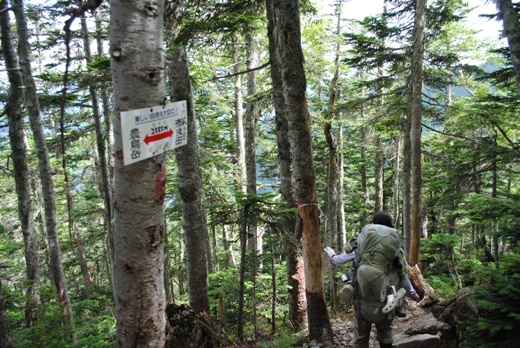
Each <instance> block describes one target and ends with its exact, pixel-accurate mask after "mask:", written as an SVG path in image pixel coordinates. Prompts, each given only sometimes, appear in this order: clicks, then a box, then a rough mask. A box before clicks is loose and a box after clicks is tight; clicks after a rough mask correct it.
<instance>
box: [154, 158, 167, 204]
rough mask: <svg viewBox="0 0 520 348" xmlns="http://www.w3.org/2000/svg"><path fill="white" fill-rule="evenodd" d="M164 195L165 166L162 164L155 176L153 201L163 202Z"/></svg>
mask: <svg viewBox="0 0 520 348" xmlns="http://www.w3.org/2000/svg"><path fill="white" fill-rule="evenodd" d="M165 197H166V166H164V165H163V166H162V168H161V171H160V172H159V173H157V176H156V177H155V201H156V202H157V203H159V204H163V203H164V199H165Z"/></svg>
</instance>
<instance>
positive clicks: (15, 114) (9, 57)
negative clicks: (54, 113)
mask: <svg viewBox="0 0 520 348" xmlns="http://www.w3.org/2000/svg"><path fill="white" fill-rule="evenodd" d="M6 8H7V2H6V1H3V2H1V3H0V16H1V18H0V20H1V40H2V53H3V56H4V62H5V67H6V70H7V76H8V78H9V85H10V87H9V95H8V97H7V101H6V104H5V108H4V112H5V114H7V121H8V124H9V141H10V144H11V151H12V154H11V157H12V160H13V165H14V179H15V186H16V195H17V198H18V217H19V219H20V225H21V228H22V233H23V240H24V245H25V249H24V251H25V268H26V275H27V289H26V295H27V301H26V304H25V323H26V326H27V327H32V326H33V324H34V322H35V321H36V319H37V317H36V314H37V313H36V306H38V304H39V303H40V294H39V287H40V285H41V284H40V264H39V256H38V243H37V241H36V230H35V227H34V222H33V207H32V197H31V182H30V175H29V167H28V165H27V137H26V133H25V123H24V119H23V89H22V88H23V79H22V74H21V73H20V67H19V65H18V57H17V55H16V51H15V48H14V45H13V41H12V33H11V23H10V20H9V12H8V11H6ZM0 295H1V294H0ZM2 347H3V346H2Z"/></svg>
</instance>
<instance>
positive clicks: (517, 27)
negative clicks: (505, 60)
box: [494, 0, 520, 94]
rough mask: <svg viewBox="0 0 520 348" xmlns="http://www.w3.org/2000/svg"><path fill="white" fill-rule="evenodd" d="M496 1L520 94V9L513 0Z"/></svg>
mask: <svg viewBox="0 0 520 348" xmlns="http://www.w3.org/2000/svg"><path fill="white" fill-rule="evenodd" d="M494 2H495V3H496V5H497V7H498V10H499V11H500V17H501V18H502V23H503V28H504V31H503V35H504V36H505V37H506V38H507V44H508V46H509V51H510V54H511V63H512V64H513V72H514V75H515V79H516V86H517V88H518V93H519V94H520V24H519V23H518V11H517V10H516V9H515V7H514V6H513V2H512V1H511V0H494Z"/></svg>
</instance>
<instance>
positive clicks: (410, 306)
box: [331, 299, 427, 348]
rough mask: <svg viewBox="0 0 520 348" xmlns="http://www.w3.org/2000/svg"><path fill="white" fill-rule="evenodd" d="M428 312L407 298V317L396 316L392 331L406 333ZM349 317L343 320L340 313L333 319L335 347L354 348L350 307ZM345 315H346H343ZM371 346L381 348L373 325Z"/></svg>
mask: <svg viewBox="0 0 520 348" xmlns="http://www.w3.org/2000/svg"><path fill="white" fill-rule="evenodd" d="M426 314H427V312H426V311H425V310H424V309H423V308H421V307H420V306H419V305H418V303H416V302H414V301H412V300H409V299H406V317H404V318H399V317H396V318H394V321H393V323H392V331H393V334H394V336H395V335H397V334H400V333H404V332H405V331H406V330H407V329H408V328H409V327H410V326H411V325H413V324H414V323H415V322H416V321H417V320H419V318H421V317H422V316H424V315H426ZM347 316H348V318H349V319H350V321H349V320H348V319H345V320H342V319H341V316H340V315H338V316H336V317H334V318H332V320H331V324H332V331H333V332H334V348H352V346H351V345H350V342H351V340H352V332H353V330H354V329H353V324H352V320H353V316H354V313H353V312H352V309H349V312H348V313H347ZM343 317H344V315H343ZM370 337H371V338H370V348H379V343H378V342H377V340H376V336H375V326H374V325H373V326H372V334H371V335H370Z"/></svg>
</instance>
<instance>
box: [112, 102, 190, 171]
mask: <svg viewBox="0 0 520 348" xmlns="http://www.w3.org/2000/svg"><path fill="white" fill-rule="evenodd" d="M187 115H188V112H187V109H186V101H185V100H183V101H179V102H175V103H169V104H166V105H159V106H152V107H148V108H142V109H137V110H130V111H124V112H121V133H122V137H123V154H124V155H123V157H124V163H125V165H128V164H131V163H135V162H138V161H142V160H144V159H147V158H150V157H152V156H156V155H159V154H161V153H163V152H165V151H167V150H172V149H174V148H176V147H179V146H182V145H186V144H187V142H188V116H187Z"/></svg>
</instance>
